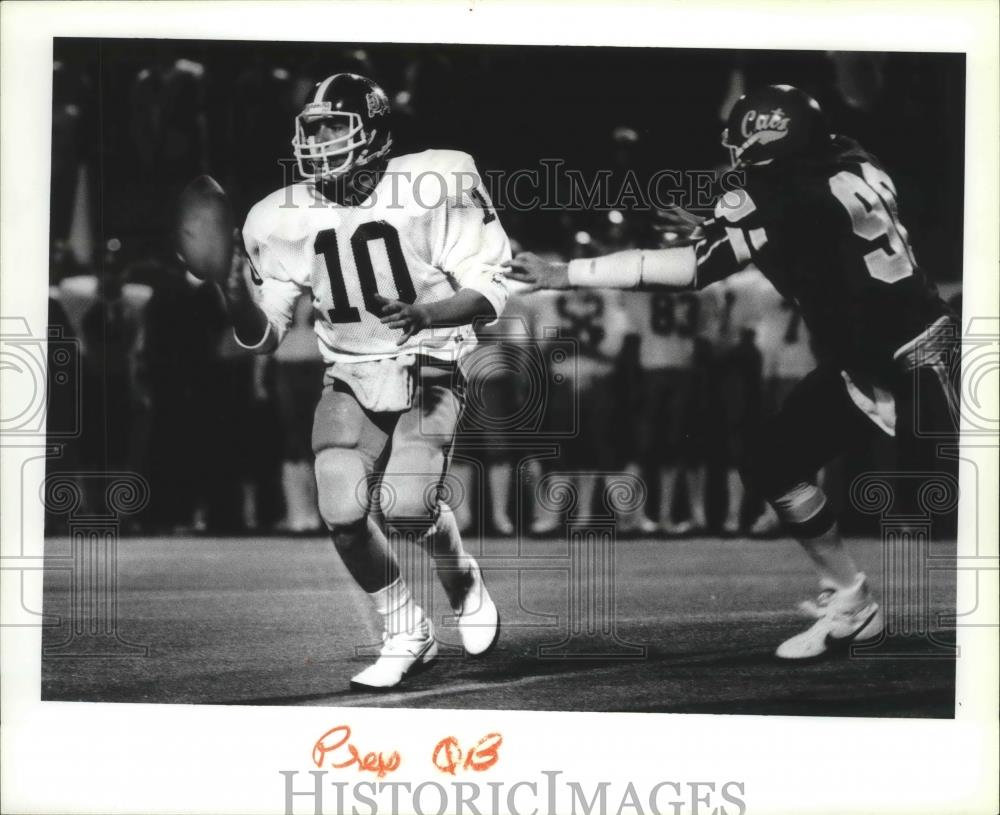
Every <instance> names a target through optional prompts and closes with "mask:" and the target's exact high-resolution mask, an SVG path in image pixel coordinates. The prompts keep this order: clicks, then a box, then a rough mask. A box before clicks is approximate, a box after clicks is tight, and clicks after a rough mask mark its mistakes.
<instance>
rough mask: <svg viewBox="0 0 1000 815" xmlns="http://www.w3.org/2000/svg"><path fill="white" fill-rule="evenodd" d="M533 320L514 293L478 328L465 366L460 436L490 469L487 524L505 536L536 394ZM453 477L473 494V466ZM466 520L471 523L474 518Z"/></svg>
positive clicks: (467, 509) (510, 529)
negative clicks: (530, 359) (527, 414)
mask: <svg viewBox="0 0 1000 815" xmlns="http://www.w3.org/2000/svg"><path fill="white" fill-rule="evenodd" d="M529 321H530V315H529V313H528V312H527V311H526V310H525V299H524V298H523V297H519V296H518V295H517V293H516V291H513V290H512V291H511V293H510V297H509V299H508V301H507V307H506V309H505V310H504V314H503V316H502V317H501V318H500V319H499V320H497V321H496V322H494V323H492V324H490V325H487V326H481V327H479V328H478V330H477V332H476V333H477V336H478V338H479V345H478V346H477V347H476V350H475V351H474V352H473V353H471V354H469V355H468V356H467V357H466V363H465V366H464V367H465V370H466V378H467V393H466V401H465V413H464V415H463V418H462V427H461V436H460V438H468V439H469V440H470V441H472V442H473V444H474V446H475V447H476V448H478V450H479V451H480V452H479V454H478V455H479V458H481V460H482V461H483V463H484V465H485V469H486V486H487V492H488V501H489V503H488V506H486V507H480V508H479V512H480V516H481V517H482V518H483V519H484V520H485V521H486V523H485V524H484V525H485V526H486V527H488V528H490V529H492V531H494V532H496V533H497V534H499V535H504V536H508V535H513V534H514V532H515V529H514V522H513V521H512V520H511V518H510V512H509V509H508V507H509V506H510V500H511V493H512V490H513V485H514V464H515V461H516V460H517V457H518V452H517V450H516V448H515V444H516V439H517V438H518V435H519V431H521V430H522V428H521V427H520V425H519V417H521V416H523V415H524V411H525V407H526V402H527V400H528V398H529V396H530V394H531V392H532V388H531V383H530V381H529V377H530V367H529V365H528V364H527V362H526V360H525V358H524V354H525V350H526V347H527V345H528V344H529V342H530V333H529V325H530V322H529ZM452 475H453V476H455V477H457V478H458V479H459V480H460V481H461V482H462V484H463V486H464V493H465V495H467V496H469V495H472V494H473V493H472V490H471V486H472V481H473V478H472V467H471V466H469V465H468V464H464V465H463V466H462V467H461V468H454V467H453V469H452ZM463 503H464V508H463V509H464V512H463V513H462V515H460V514H459V511H458V510H456V512H455V516H456V518H457V519H459V523H460V525H461V523H462V522H463V520H464V518H463V517H462V516H463V515H464V516H471V507H470V506H469V504H470V502H469V501H465V502H463ZM465 522H466V523H470V522H471V517H468V519H467V520H465Z"/></svg>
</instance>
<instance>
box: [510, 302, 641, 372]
mask: <svg viewBox="0 0 1000 815" xmlns="http://www.w3.org/2000/svg"><path fill="white" fill-rule="evenodd" d="M622 294H623V293H622V292H620V291H617V290H615V289H572V290H568V291H542V292H538V293H537V294H533V295H531V297H530V298H529V300H530V302H529V304H530V306H531V307H532V309H533V314H532V333H533V335H534V337H535V339H536V340H538V341H539V342H540V343H543V344H546V343H549V342H552V341H556V340H558V342H559V343H560V344H562V345H563V347H564V351H565V353H555V354H553V355H552V363H551V367H552V372H553V373H555V374H558V375H560V376H563V377H565V378H566V379H568V380H577V379H586V378H593V377H597V376H604V375H607V374H610V373H611V372H612V371H613V370H614V366H615V360H616V358H617V356H618V354H619V352H620V351H621V349H622V345H623V344H624V341H625V337H626V336H627V335H628V333H629V323H628V316H627V315H626V313H625V305H624V301H623V297H622Z"/></svg>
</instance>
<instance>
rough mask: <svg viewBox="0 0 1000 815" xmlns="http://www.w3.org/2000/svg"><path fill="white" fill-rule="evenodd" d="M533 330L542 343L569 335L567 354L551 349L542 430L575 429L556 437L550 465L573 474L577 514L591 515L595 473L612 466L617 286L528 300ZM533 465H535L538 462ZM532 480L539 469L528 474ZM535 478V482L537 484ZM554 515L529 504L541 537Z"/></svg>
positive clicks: (623, 327)
mask: <svg viewBox="0 0 1000 815" xmlns="http://www.w3.org/2000/svg"><path fill="white" fill-rule="evenodd" d="M530 306H531V307H532V312H531V325H532V333H533V336H534V338H535V340H536V342H537V343H538V344H539V346H540V347H541V348H543V349H544V347H545V344H546V341H547V340H551V339H553V338H555V337H558V338H559V339H560V340H562V341H563V342H565V340H567V339H568V340H571V341H572V344H571V347H572V350H573V353H561V352H560V353H553V354H551V355H550V354H546V355H545V356H546V357H547V358H548V357H551V361H550V370H549V374H550V383H551V384H550V387H549V389H548V391H547V403H546V406H545V411H546V413H545V428H544V432H548V433H550V434H553V435H554V434H558V433H561V432H563V431H565V430H566V429H568V428H573V429H574V430H575V433H574V434H573V436H572V437H570V438H566V439H564V440H562V441H561V442H560V453H559V458H558V459H556V460H554V461H551V462H549V463H548V465H547V466H548V469H549V470H557V471H565V472H569V473H571V474H572V475H571V477H572V481H573V484H574V487H575V489H576V513H577V515H578V516H580V517H583V518H587V517H590V516H591V515H592V510H593V505H594V496H595V493H596V490H597V485H598V483H599V481H600V480H601V474H602V473H606V472H609V471H612V470H614V469H615V468H616V467H617V465H618V461H617V451H616V449H615V440H616V431H615V428H614V426H613V419H614V416H615V409H616V392H615V387H614V384H615V364H616V361H617V357H618V354H619V352H620V351H621V349H622V344H623V342H624V339H625V335H626V334H627V332H628V322H627V317H626V314H625V309H624V305H623V302H622V294H621V292H615V291H597V290H590V291H579V292H575V291H568V292H552V293H549V294H543V295H542V296H540V297H539V296H535V297H532V298H531V302H530ZM536 466H537V465H536ZM532 475H533V476H535V477H536V478H537V473H532ZM536 483H537V482H536ZM557 526H558V519H557V518H556V517H555V516H554V515H553V514H552V513H551V512H548V511H547V510H546V509H545V508H544V507H541V506H539V504H538V502H537V501H536V502H535V519H534V521H533V523H532V526H531V531H532V533H533V534H539V535H544V534H548V533H550V532H552V531H553V530H555V529H556V528H557Z"/></svg>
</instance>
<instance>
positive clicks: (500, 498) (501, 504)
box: [489, 461, 514, 525]
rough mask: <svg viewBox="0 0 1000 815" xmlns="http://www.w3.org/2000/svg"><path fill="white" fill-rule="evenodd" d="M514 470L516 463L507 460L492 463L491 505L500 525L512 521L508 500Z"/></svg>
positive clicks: (490, 477) (490, 474)
mask: <svg viewBox="0 0 1000 815" xmlns="http://www.w3.org/2000/svg"><path fill="white" fill-rule="evenodd" d="M513 472H514V465H513V464H510V463H509V462H506V461H501V462H497V463H495V464H492V465H490V469H489V482H490V507H491V509H492V510H493V516H492V517H493V522H494V523H495V524H498V525H499V524H501V523H504V524H508V523H510V519H509V518H508V517H507V502H508V501H509V500H510V479H511V474H512V473H513Z"/></svg>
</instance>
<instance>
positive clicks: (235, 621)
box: [42, 537, 955, 717]
mask: <svg viewBox="0 0 1000 815" xmlns="http://www.w3.org/2000/svg"><path fill="white" fill-rule="evenodd" d="M850 545H851V549H852V552H853V553H854V554H855V556H856V558H857V560H858V561H859V563H860V565H861V567H862V568H863V569H864V570H865V571H866V572H867V573H868V575H869V577H870V580H871V582H872V585H873V587H874V588H875V589H876V590H877V591H879V592H880V594H882V595H883V596H885V594H886V593H887V592H886V590H885V587H883V585H882V584H883V579H882V578H883V575H882V571H883V565H882V562H883V555H882V544H881V543H880V542H878V541H862V540H857V541H851V542H850ZM47 546H48V552H47V555H48V556H49V557H58V556H60V555H65V554H67V553H68V552H69V546H70V544H69V542H68V540H66V539H52V540H50V541H49V542H48V544H47ZM470 551H472V552H473V553H474V554H478V556H479V558H480V562H481V564H482V566H483V570H484V574H485V576H486V580H487V583H488V586H489V588H490V591H491V593H492V595H493V597H494V599H495V600H496V601H497V604H498V606H499V607H500V610H501V614H502V618H503V631H502V635H501V638H500V641H499V644H498V646H497V648H496V650H495V651H494V652H493V653H492V654H490V655H489V656H488V657H486V658H485V659H481V660H470V659H467V658H465V657H463V656H461V654H460V652H459V649H457V648H455V647H449V646H448V644H451V645H452V646H453V645H454V643H456V642H457V641H458V639H457V633H456V631H455V629H454V628H453V627H449V626H448V625H447V622H448V620H447V608H446V604H445V601H444V596H443V593H442V592H441V590H440V587H438V586H437V585H436V581H433V574H432V572H430V571H429V570H428V567H427V563H426V561H424V560H422V559H418V560H417V561H415V563H416V568H417V569H418V570H422V573H423V574H424V580H423V581H422V582H424V583H425V585H430V584H431V583H432V582H434V589H433V595H432V597H431V599H430V600H427V599H424V600H423V602H424V605H425V608H431V609H432V611H433V614H434V619H435V621H436V622H437V625H438V635H439V639H440V640H441V641H442V642H443V643H445V646H444V647H443V648H442V658H441V659H439V660H438V662H437V663H436V665H435V666H434V667H433V668H432V669H431V670H429V671H427V672H425V673H423V674H421V675H419V676H416V677H413V678H411V679H410V680H408V682H407V683H406V684H405V685H404V686H403V687H402V688H401V689H400V690H399V691H398V692H393V693H389V694H383V695H372V694H359V693H354V692H351V691H350V690H349V688H348V680H349V678H350V677H351V676H352V675H353V674H354V673H356V672H357V671H358V670H360V669H361V668H362V667H363V666H364V665H365V664H367V662H369V661H370V660H371V657H370V656H368V655H367V654H368V653H370V652H371V646H372V645H373V644H374V643H376V642H378V636H379V631H378V629H377V626H376V620H375V615H374V613H373V612H372V610H371V608H370V604H369V602H368V600H367V598H366V597H365V596H364V594H363V593H362V592H361V591H360V590H359V589H358V588H357V587H356V586H355V585H354V584H353V582H352V581H351V580H350V578H349V576H348V575H347V573H346V572H345V570H344V568H343V566H342V565H341V564H340V562H339V560H338V558H337V557H336V555H335V553H334V552H333V549H332V546H331V545H330V543H329V541H328V540H326V539H322V538H280V537H271V538H255V539H254V538H208V537H190V538H155V539H143V538H131V539H129V538H126V539H122V540H121V541H119V543H118V552H117V575H118V591H117V611H116V614H114V615H113V620H114V622H112V623H110V624H109V625H110V628H111V629H112V630H114V631H116V633H117V636H118V637H119V638H120V639H122V640H125V641H127V642H129V643H132V644H138V645H142V646H145V650H146V653H145V655H141V654H135V653H133V654H128V653H126V654H123V655H119V656H113V657H100V656H98V657H95V656H80V655H76V656H73V655H68V654H72V653H74V652H75V653H77V654H81V653H85V652H87V650H88V647H89V646H87V643H88V642H91V640H88V639H87V638H86V637H77V639H76V640H72V639H69V638H70V634H71V632H72V625H73V620H74V617H73V613H72V604H73V595H72V592H71V591H70V579H69V574H68V573H67V572H60V571H57V570H48V571H47V574H46V582H45V599H44V602H45V608H44V610H45V613H46V614H49V615H58V616H59V617H60V618H61V623H60V624H59V625H55V626H52V627H50V628H48V629H46V631H45V634H44V637H43V647H44V649H45V651H46V653H45V654H44V656H43V661H42V698H43V699H46V700H80V701H114V702H162V703H197V704H255V705H328V706H337V707H340V706H383V705H390V706H398V707H430V708H433V707H443V708H483V709H521V710H595V711H661V712H696V713H728V714H738V713H741V714H783V715H838V716H839V715H842V716H914V717H950V716H952V715H953V707H954V702H953V699H954V685H955V660H954V657H953V655H950V654H949V649H948V648H947V647H946V646H947V643H949V642H954V636H953V632H949V631H941V630H937V629H939V626H937V625H936V623H935V621H936V620H937V618H938V615H939V614H941V613H946V612H949V611H953V610H954V596H955V575H954V572H951V571H947V570H944V571H936V572H932V573H931V580H930V582H929V592H928V597H929V608H917V607H913V608H909V609H908V610H909V611H910V612H912V614H918V615H922V616H921V617H920V619H922V620H926V621H927V624H928V625H929V627H930V629H931V635H932V636H930V637H929V636H926V635H924V636H915V635H914V636H902V635H900V636H897V637H894V638H890V640H889V641H887V642H886V643H883V644H882V645H881V646H880V647H879V648H876V649H874V650H873V651H872V652H871V653H866V654H854V655H842V656H840V657H839V658H837V659H832V660H826V661H823V662H818V663H814V664H807V665H792V666H789V665H787V664H782V663H779V662H777V661H776V660H775V659H774V658H773V657H772V652H773V649H774V647H775V646H776V645H777V644H778V643H779V642H781V641H782V639H784V638H785V637H787V636H790V635H791V634H793V633H795V632H796V631H798V630H801V629H803V628H804V627H806V626H808V625H809V622H808V621H807V620H806V619H805V618H803V617H801V616H800V614H799V613H798V612H797V611H796V604H797V603H798V602H799V601H800V600H803V599H805V598H807V597H809V596H810V595H811V593H812V592H814V591H815V579H814V577H813V576H812V572H811V568H810V566H809V563H808V561H807V559H806V557H805V556H804V554H803V553H802V552H801V551H799V549H798V547H797V546H796V545H795V544H794V543H793V542H792V541H790V540H778V541H745V540H737V539H719V538H698V539H690V540H682V541H668V542H666V541H657V540H648V539H647V540H622V541H618V542H616V544H615V546H614V564H615V579H614V581H613V586H614V593H613V596H612V595H610V594H607V595H604V594H601V593H600V591H599V589H600V588H601V587H602V586H603V587H607V586H608V585H610V584H609V581H608V580H607V579H604V580H601V579H598V578H596V577H593V574H594V572H593V570H592V571H591V572H587V573H582V572H577V573H576V574H574V573H572V572H571V570H570V565H569V564H570V563H571V559H570V558H569V557H568V556H567V552H568V545H567V543H566V542H565V541H551V540H550V541H541V540H532V541H522V542H521V543H520V544H519V543H517V542H516V541H514V540H511V539H487V540H485V541H483V542H482V545H481V548H480V547H478V546H473V547H470ZM933 553H934V555H935V556H938V557H942V558H946V557H948V556H951V557H953V556H954V545H953V544H940V545H935V547H934V552H933ZM604 568H605V569H606V568H607V563H605V564H604ZM601 573H603V574H605V575H606V574H607V572H606V571H604V572H601ZM571 578H572V581H571ZM418 582H420V581H418ZM571 582H573V584H574V585H576V586H577V587H582V589H584V591H582V592H578V593H573V592H571V591H570V584H571ZM897 588H898V587H897ZM571 595H572V597H574V598H575V599H574V601H573V602H574V603H579V602H582V601H585V600H587V598H588V597H589V599H590V601H591V603H593V604H594V605H592V606H591V607H592V608H595V609H596V610H597V611H596V613H597V616H596V617H595V616H593V615H592V616H591V617H587V615H586V614H581V613H575V614H570V613H569V612H570V607H571V605H570V601H571ZM893 596H898V593H897V594H896V595H893ZM906 602H909V601H906ZM573 607H574V608H577V609H579V608H580V606H579V605H574V606H573ZM612 607H613V609H614V611H613V614H612V613H611V612H610V611H609V609H611V608H612ZM892 610H893V611H897V612H898V611H899V609H892ZM912 614H911V619H913V618H912ZM78 616H79V614H78ZM588 620H590V621H591V623H593V626H592V627H594V628H595V630H594V632H592V633H589V634H588V631H587V627H588V626H587V621H588ZM919 627H920V626H917V628H919ZM571 634H573V636H570V635H571ZM67 640H69V642H68V644H66V645H63V643H66V642H67ZM93 642H96V643H98V646H99V648H105V650H106V647H105V646H101V645H100V643H106V642H107V638H105V639H98V640H93ZM942 643H944V644H942ZM900 653H903V654H904V655H903V656H900V655H899V654H900ZM890 654H891V655H890Z"/></svg>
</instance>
